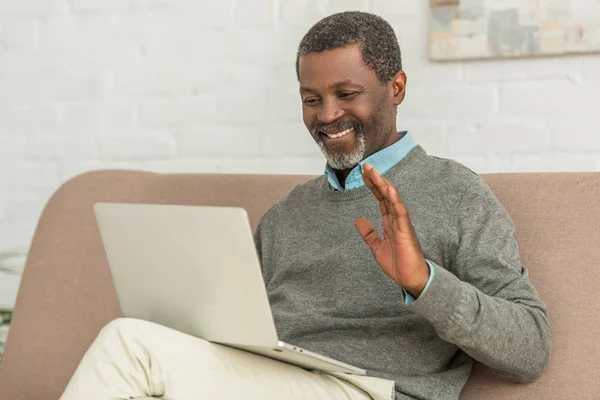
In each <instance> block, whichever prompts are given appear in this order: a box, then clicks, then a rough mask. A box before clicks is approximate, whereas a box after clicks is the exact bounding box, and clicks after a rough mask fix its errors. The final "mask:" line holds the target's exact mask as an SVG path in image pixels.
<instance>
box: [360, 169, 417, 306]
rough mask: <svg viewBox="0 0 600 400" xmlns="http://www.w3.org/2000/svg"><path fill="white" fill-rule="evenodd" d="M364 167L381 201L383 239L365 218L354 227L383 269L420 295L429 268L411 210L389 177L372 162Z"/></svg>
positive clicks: (367, 180)
mask: <svg viewBox="0 0 600 400" xmlns="http://www.w3.org/2000/svg"><path fill="white" fill-rule="evenodd" d="M363 170H364V172H363V181H364V182H365V185H367V186H368V187H369V189H371V191H372V192H373V194H374V195H375V197H376V198H377V200H379V210H380V212H381V218H382V225H383V233H384V234H383V238H380V237H379V234H378V233H377V230H376V229H375V228H374V227H373V225H372V224H371V223H370V222H369V221H368V220H367V219H365V218H359V219H357V220H356V222H355V224H354V226H355V227H356V230H357V231H358V233H359V234H360V235H361V236H362V238H363V240H364V241H365V243H366V244H367V246H369V249H370V250H371V253H372V254H373V256H374V257H375V261H377V264H379V266H380V267H381V269H382V270H383V271H384V272H385V273H386V274H387V275H388V276H389V277H390V278H392V279H393V280H394V281H396V283H398V285H400V286H402V287H403V288H404V289H406V290H407V291H408V292H409V293H410V294H412V295H413V296H415V297H418V296H419V295H420V294H421V292H422V291H423V289H424V288H425V285H426V284H427V281H428V280H429V267H428V266H427V263H426V261H425V257H424V256H423V253H422V251H421V246H420V244H419V239H418V237H417V234H416V231H415V229H414V227H413V226H412V224H411V222H410V217H409V215H408V210H407V209H406V206H405V205H404V202H403V201H402V199H401V198H400V194H399V193H398V190H397V189H396V188H395V187H394V185H392V183H391V182H390V181H389V180H387V179H386V178H384V177H383V176H381V174H379V172H378V171H377V170H376V169H375V168H373V167H372V166H370V165H368V164H365V165H364V166H363Z"/></svg>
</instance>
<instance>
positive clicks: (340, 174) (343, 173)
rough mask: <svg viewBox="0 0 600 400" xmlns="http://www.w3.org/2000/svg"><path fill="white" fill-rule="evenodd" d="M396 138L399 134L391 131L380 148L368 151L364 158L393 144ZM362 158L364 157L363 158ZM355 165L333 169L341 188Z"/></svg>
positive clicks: (397, 138) (398, 137) (398, 138)
mask: <svg viewBox="0 0 600 400" xmlns="http://www.w3.org/2000/svg"><path fill="white" fill-rule="evenodd" d="M398 140H400V136H398V133H396V132H395V131H394V133H393V134H392V135H390V137H389V139H388V140H387V141H386V142H385V143H384V145H383V146H382V147H381V148H379V149H377V150H375V151H373V152H372V153H370V154H367V155H366V156H365V158H367V157H370V156H372V155H373V154H375V153H377V152H379V151H381V150H383V149H385V148H386V147H389V146H391V145H393V144H394V143H396V142H397V141H398ZM363 160H364V159H363ZM355 167H356V165H355V166H354V167H352V168H347V169H344V170H335V175H336V176H337V178H338V182H339V183H340V185H341V186H342V187H343V188H345V185H346V178H348V175H350V172H352V170H353V169H354V168H355Z"/></svg>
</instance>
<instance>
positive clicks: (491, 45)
mask: <svg viewBox="0 0 600 400" xmlns="http://www.w3.org/2000/svg"><path fill="white" fill-rule="evenodd" d="M429 5H430V8H431V13H430V37H429V53H430V57H431V59H433V60H438V61H443V60H464V59H477V58H502V57H530V56H545V55H557V54H573V53H597V52H600V1H598V0H430V2H429Z"/></svg>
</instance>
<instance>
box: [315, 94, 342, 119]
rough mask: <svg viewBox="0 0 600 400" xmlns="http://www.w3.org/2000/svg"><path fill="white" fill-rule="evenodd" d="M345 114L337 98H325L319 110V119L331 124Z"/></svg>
mask: <svg viewBox="0 0 600 400" xmlns="http://www.w3.org/2000/svg"><path fill="white" fill-rule="evenodd" d="M342 115H344V110H342V109H341V108H340V107H339V106H338V103H337V101H336V100H335V99H324V100H323V102H322V103H321V109H320V110H319V116H318V118H319V121H320V122H322V123H324V124H331V123H332V122H334V121H336V120H338V119H339V118H340V117H341V116H342Z"/></svg>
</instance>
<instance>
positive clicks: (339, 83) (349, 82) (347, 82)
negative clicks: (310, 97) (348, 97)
mask: <svg viewBox="0 0 600 400" xmlns="http://www.w3.org/2000/svg"><path fill="white" fill-rule="evenodd" d="M346 85H350V86H357V87H359V88H364V86H363V85H361V84H359V83H356V82H354V81H352V80H351V79H346V80H343V81H337V82H334V83H332V84H331V85H329V86H328V87H327V88H328V89H333V88H339V87H340V86H346ZM300 91H302V92H311V93H316V92H317V90H315V89H312V88H309V87H300Z"/></svg>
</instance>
